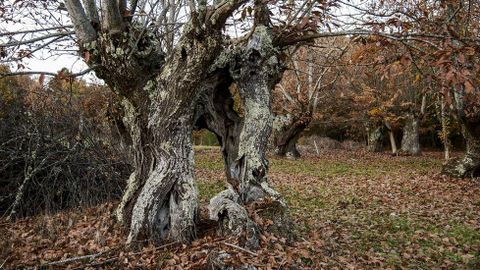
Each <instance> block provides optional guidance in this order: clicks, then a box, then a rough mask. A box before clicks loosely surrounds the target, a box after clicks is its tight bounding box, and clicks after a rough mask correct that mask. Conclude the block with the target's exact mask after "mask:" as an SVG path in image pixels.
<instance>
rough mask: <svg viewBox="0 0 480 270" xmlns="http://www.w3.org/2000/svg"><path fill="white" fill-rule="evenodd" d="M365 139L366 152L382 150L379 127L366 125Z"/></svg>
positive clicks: (380, 129) (380, 127)
mask: <svg viewBox="0 0 480 270" xmlns="http://www.w3.org/2000/svg"><path fill="white" fill-rule="evenodd" d="M367 137H368V138H367V140H368V142H367V143H368V144H367V150H368V151H369V152H381V151H382V150H383V143H382V126H381V125H368V126H367Z"/></svg>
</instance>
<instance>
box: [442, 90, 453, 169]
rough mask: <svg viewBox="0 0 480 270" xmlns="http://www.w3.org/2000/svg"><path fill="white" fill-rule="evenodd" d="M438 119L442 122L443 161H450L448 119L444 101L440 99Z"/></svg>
mask: <svg viewBox="0 0 480 270" xmlns="http://www.w3.org/2000/svg"><path fill="white" fill-rule="evenodd" d="M440 110H441V111H440V117H441V121H442V138H441V139H442V142H443V149H444V150H443V152H444V157H445V160H449V159H450V145H451V143H450V139H449V135H450V134H449V133H450V131H449V127H448V126H449V125H448V118H447V112H446V108H445V100H444V98H443V97H442V98H441V101H440Z"/></svg>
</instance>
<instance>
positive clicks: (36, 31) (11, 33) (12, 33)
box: [0, 25, 73, 37]
mask: <svg viewBox="0 0 480 270" xmlns="http://www.w3.org/2000/svg"><path fill="white" fill-rule="evenodd" d="M67 28H73V25H65V26H54V27H48V28H42V29H30V30H24V31H15V32H5V33H0V37H4V36H14V35H21V34H31V33H38V32H43V31H51V30H60V29H67Z"/></svg>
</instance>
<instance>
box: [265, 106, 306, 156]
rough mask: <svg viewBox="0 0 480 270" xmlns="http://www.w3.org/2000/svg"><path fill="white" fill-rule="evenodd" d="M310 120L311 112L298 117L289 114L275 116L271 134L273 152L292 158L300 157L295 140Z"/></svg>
mask: <svg viewBox="0 0 480 270" xmlns="http://www.w3.org/2000/svg"><path fill="white" fill-rule="evenodd" d="M311 121H312V117H311V113H305V114H303V115H301V116H300V117H294V116H291V115H289V114H287V115H285V116H277V117H276V118H275V121H274V125H273V127H274V132H273V134H272V136H273V144H274V147H275V150H274V151H275V154H276V155H278V156H281V157H287V158H293V159H295V158H298V157H300V152H298V150H297V141H298V139H299V138H300V135H301V134H302V132H303V131H304V130H305V128H307V126H308V125H309V124H310V122H311Z"/></svg>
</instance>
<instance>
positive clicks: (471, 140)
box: [442, 121, 480, 178]
mask: <svg viewBox="0 0 480 270" xmlns="http://www.w3.org/2000/svg"><path fill="white" fill-rule="evenodd" d="M461 125H462V131H463V136H464V138H465V143H466V151H465V155H464V156H463V157H461V158H454V159H450V160H449V161H447V163H446V164H445V165H444V166H443V170H442V173H443V174H446V175H449V176H452V177H456V178H464V177H480V121H471V122H467V123H465V122H464V123H461Z"/></svg>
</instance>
